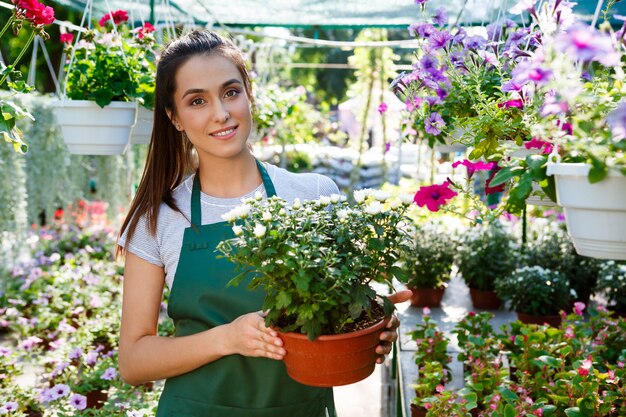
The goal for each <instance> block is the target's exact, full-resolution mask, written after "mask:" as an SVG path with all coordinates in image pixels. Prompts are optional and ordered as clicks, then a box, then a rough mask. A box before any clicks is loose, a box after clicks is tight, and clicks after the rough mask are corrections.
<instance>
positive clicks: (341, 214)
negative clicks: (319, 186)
mask: <svg viewBox="0 0 626 417" xmlns="http://www.w3.org/2000/svg"><path fill="white" fill-rule="evenodd" d="M349 216H350V210H348V209H341V210H339V211H337V218H338V219H339V221H342V222H345V221H346V220H347V219H348V217H349Z"/></svg>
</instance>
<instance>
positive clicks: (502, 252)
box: [457, 221, 518, 291]
mask: <svg viewBox="0 0 626 417" xmlns="http://www.w3.org/2000/svg"><path fill="white" fill-rule="evenodd" d="M517 259H518V245H517V243H516V241H515V240H514V238H513V236H512V234H511V233H510V232H508V231H507V230H506V229H505V228H504V226H502V224H501V223H500V222H497V221H495V222H492V223H489V224H479V225H477V226H475V227H473V228H471V229H469V230H468V231H467V232H466V233H465V234H464V235H462V236H461V238H460V245H459V246H458V247H457V265H458V268H459V272H460V273H461V276H462V278H463V280H464V281H465V283H466V284H467V285H468V286H469V287H470V288H475V289H478V290H483V291H484V290H493V289H494V288H495V285H496V282H497V281H498V280H499V279H501V278H503V277H505V276H506V275H508V274H509V273H510V272H511V271H512V270H513V269H514V268H515V264H516V262H517Z"/></svg>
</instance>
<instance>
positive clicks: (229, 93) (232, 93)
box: [224, 89, 239, 97]
mask: <svg viewBox="0 0 626 417" xmlns="http://www.w3.org/2000/svg"><path fill="white" fill-rule="evenodd" d="M238 94H239V91H238V90H235V89H232V90H228V91H227V92H226V94H224V95H225V96H226V97H235V96H236V95H238Z"/></svg>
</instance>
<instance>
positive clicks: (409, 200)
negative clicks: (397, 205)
mask: <svg viewBox="0 0 626 417" xmlns="http://www.w3.org/2000/svg"><path fill="white" fill-rule="evenodd" d="M414 197H415V196H413V195H411V194H401V195H400V201H402V204H404V205H409V204H413V198H414Z"/></svg>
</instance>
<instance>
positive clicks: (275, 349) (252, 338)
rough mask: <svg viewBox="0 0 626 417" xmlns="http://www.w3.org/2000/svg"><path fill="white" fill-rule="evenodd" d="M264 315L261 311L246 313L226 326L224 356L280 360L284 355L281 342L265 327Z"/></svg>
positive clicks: (274, 333)
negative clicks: (235, 355)
mask: <svg viewBox="0 0 626 417" xmlns="http://www.w3.org/2000/svg"><path fill="white" fill-rule="evenodd" d="M265 315H266V314H265V313H263V312H261V311H257V312H255V313H248V314H244V315H243V316H239V317H237V318H236V319H235V320H234V321H233V322H232V323H229V324H227V325H226V326H227V327H228V332H227V333H228V337H227V340H225V341H224V345H225V349H226V352H227V353H226V354H239V355H243V356H254V357H264V358H270V359H276V360H279V361H280V360H282V359H283V357H284V356H285V354H286V351H285V349H284V348H283V341H282V340H281V339H280V338H279V337H278V333H277V332H276V331H275V330H272V329H271V328H269V327H267V326H265Z"/></svg>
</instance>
